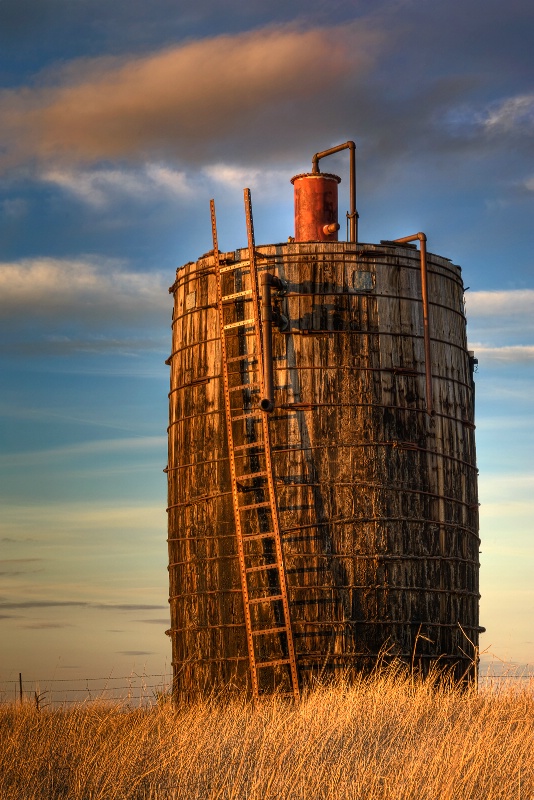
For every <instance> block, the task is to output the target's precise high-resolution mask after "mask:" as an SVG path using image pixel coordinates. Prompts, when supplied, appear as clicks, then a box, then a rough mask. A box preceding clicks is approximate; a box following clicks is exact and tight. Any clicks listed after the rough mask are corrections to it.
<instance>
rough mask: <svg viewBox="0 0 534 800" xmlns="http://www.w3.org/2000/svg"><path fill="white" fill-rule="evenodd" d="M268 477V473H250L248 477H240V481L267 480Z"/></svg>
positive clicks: (238, 478) (238, 477)
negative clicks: (251, 479)
mask: <svg viewBox="0 0 534 800" xmlns="http://www.w3.org/2000/svg"><path fill="white" fill-rule="evenodd" d="M266 476H267V473H266V472H249V473H248V474H247V475H238V476H237V480H238V481H247V480H249V479H250V478H265V477H266Z"/></svg>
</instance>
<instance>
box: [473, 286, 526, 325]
mask: <svg viewBox="0 0 534 800" xmlns="http://www.w3.org/2000/svg"><path fill="white" fill-rule="evenodd" d="M465 305H466V309H467V313H468V316H469V319H472V318H475V317H485V316H489V315H491V316H492V317H495V316H513V317H517V315H518V314H525V315H534V289H510V290H507V291H488V292H484V291H481V292H466V295H465Z"/></svg>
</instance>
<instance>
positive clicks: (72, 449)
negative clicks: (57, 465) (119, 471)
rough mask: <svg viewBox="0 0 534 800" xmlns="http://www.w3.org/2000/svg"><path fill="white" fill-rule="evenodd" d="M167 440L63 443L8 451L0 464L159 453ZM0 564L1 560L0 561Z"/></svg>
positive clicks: (137, 437)
mask: <svg viewBox="0 0 534 800" xmlns="http://www.w3.org/2000/svg"><path fill="white" fill-rule="evenodd" d="M166 443H167V440H166V438H165V437H164V436H132V437H125V438H120V439H100V440H98V441H86V442H80V443H77V444H70V445H63V446H62V447H54V448H49V449H47V450H33V451H32V452H31V453H29V452H24V453H22V452H20V453H10V454H2V455H0V466H6V467H9V466H18V465H24V464H27V463H28V460H31V463H32V464H34V465H39V464H43V465H45V464H50V463H51V462H57V461H59V460H64V459H67V460H70V459H73V458H74V459H77V460H80V459H82V458H83V457H87V456H109V455H115V454H117V455H119V454H120V455H126V454H128V453H140V452H141V453H147V452H153V453H157V454H159V453H160V452H161V450H162V448H165V446H166ZM0 564H2V562H1V561H0Z"/></svg>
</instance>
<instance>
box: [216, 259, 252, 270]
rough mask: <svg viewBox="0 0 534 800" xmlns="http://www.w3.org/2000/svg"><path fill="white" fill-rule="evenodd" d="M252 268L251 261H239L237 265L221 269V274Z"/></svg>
mask: <svg viewBox="0 0 534 800" xmlns="http://www.w3.org/2000/svg"><path fill="white" fill-rule="evenodd" d="M245 267H250V261H237V262H236V263H235V264H230V265H229V266H227V267H221V268H220V269H219V272H230V271H231V270H233V269H244V268H245Z"/></svg>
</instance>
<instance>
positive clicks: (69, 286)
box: [0, 258, 171, 330]
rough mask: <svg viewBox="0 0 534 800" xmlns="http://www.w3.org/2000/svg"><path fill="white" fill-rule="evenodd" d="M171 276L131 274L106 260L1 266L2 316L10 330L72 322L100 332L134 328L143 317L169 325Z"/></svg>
mask: <svg viewBox="0 0 534 800" xmlns="http://www.w3.org/2000/svg"><path fill="white" fill-rule="evenodd" d="M168 283H169V276H168V275H166V276H164V275H163V274H162V273H158V272H132V271H128V270H127V269H125V268H124V266H123V265H122V264H121V262H119V261H114V260H110V259H101V258H99V259H96V258H87V259H75V260H67V259H54V258H34V259H25V260H23V261H17V262H8V263H5V262H4V263H0V313H1V314H2V316H3V318H4V319H6V320H7V319H9V320H10V322H9V324H10V328H12V327H13V326H14V323H16V322H18V323H19V325H20V326H23V325H25V323H27V314H28V309H31V315H32V319H43V318H47V319H48V320H49V321H50V322H51V323H52V324H54V325H60V323H61V322H62V321H66V320H67V321H68V320H70V321H74V322H75V323H76V324H77V325H79V324H80V323H83V324H84V325H85V326H94V327H95V329H97V330H99V329H101V327H102V324H103V323H105V322H107V323H110V324H114V323H117V322H121V323H125V322H128V323H130V325H131V326H132V327H133V326H135V325H136V323H137V322H138V320H139V319H145V320H146V318H147V317H149V318H152V319H153V320H154V321H159V320H161V324H162V325H164V324H167V323H168V313H169V310H170V307H171V301H170V298H169V294H168V291H167V287H168Z"/></svg>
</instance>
